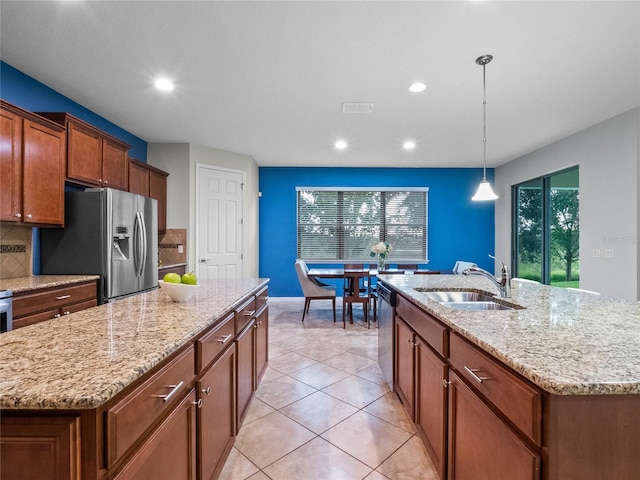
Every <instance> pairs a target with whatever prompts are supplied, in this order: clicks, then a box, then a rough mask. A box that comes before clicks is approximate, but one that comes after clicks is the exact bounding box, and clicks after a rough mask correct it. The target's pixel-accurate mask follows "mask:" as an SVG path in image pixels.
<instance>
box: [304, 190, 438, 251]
mask: <svg viewBox="0 0 640 480" xmlns="http://www.w3.org/2000/svg"><path fill="white" fill-rule="evenodd" d="M296 190H297V194H298V258H303V259H305V260H319V261H331V260H339V261H344V260H367V261H370V260H371V257H370V256H369V253H370V252H371V246H372V245H373V244H374V243H378V242H380V241H386V242H389V243H390V244H391V245H392V246H393V252H392V253H391V255H390V256H389V258H390V259H391V260H396V261H397V260H415V261H426V260H427V198H428V197H427V194H428V189H427V188H384V189H382V188H378V189H376V190H370V189H365V188H341V189H335V188H332V189H326V188H314V187H298V188H296Z"/></svg>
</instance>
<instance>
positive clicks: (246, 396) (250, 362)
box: [236, 318, 256, 431]
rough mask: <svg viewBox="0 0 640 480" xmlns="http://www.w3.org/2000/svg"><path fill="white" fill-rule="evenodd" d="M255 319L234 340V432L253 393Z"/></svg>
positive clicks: (247, 408) (241, 420)
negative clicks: (235, 406) (236, 407)
mask: <svg viewBox="0 0 640 480" xmlns="http://www.w3.org/2000/svg"><path fill="white" fill-rule="evenodd" d="M255 325H256V319H255V318H253V319H252V320H251V321H250V322H249V324H248V325H247V326H246V327H245V329H244V330H243V331H242V332H240V334H239V335H238V336H237V338H236V346H237V349H238V358H237V361H236V366H237V370H238V383H237V387H236V395H237V404H238V410H237V412H236V431H239V430H240V426H241V425H242V422H243V421H244V417H245V416H246V415H247V411H248V410H249V405H250V404H251V400H252V399H253V392H254V391H255V386H254V382H255V337H256V328H254V327H255Z"/></svg>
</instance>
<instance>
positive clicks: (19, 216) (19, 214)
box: [14, 213, 22, 218]
mask: <svg viewBox="0 0 640 480" xmlns="http://www.w3.org/2000/svg"><path fill="white" fill-rule="evenodd" d="M14 217H16V218H22V214H21V213H16V214H15V215H14Z"/></svg>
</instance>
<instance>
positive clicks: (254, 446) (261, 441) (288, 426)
mask: <svg viewBox="0 0 640 480" xmlns="http://www.w3.org/2000/svg"><path fill="white" fill-rule="evenodd" d="M247 427H250V428H242V429H241V430H240V433H239V434H238V436H237V437H236V443H235V447H236V448H237V449H238V451H239V452H240V453H242V454H243V455H244V456H245V457H247V458H248V459H249V460H250V461H251V462H253V463H254V464H255V465H257V466H258V468H260V469H263V468H264V467H266V466H267V465H270V464H271V463H273V462H275V461H276V460H278V459H279V458H281V457H283V456H285V455H286V454H288V453H290V452H292V451H293V450H295V449H296V448H298V447H299V446H301V445H303V444H305V443H306V442H308V441H309V440H311V439H312V438H313V437H315V434H314V433H313V432H311V431H310V430H308V429H306V428H304V427H303V426H302V425H300V424H298V423H296V422H294V421H293V420H291V419H290V418H288V417H286V416H285V415H283V414H282V413H280V412H273V413H270V414H269V415H266V416H264V417H262V418H259V419H258V420H256V421H254V422H251V423H250V424H249V425H247Z"/></svg>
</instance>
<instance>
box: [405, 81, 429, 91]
mask: <svg viewBox="0 0 640 480" xmlns="http://www.w3.org/2000/svg"><path fill="white" fill-rule="evenodd" d="M426 89H427V86H426V85H425V84H424V83H422V82H416V83H412V84H411V86H410V87H409V91H410V92H413V93H420V92H424V91H425V90H426Z"/></svg>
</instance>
